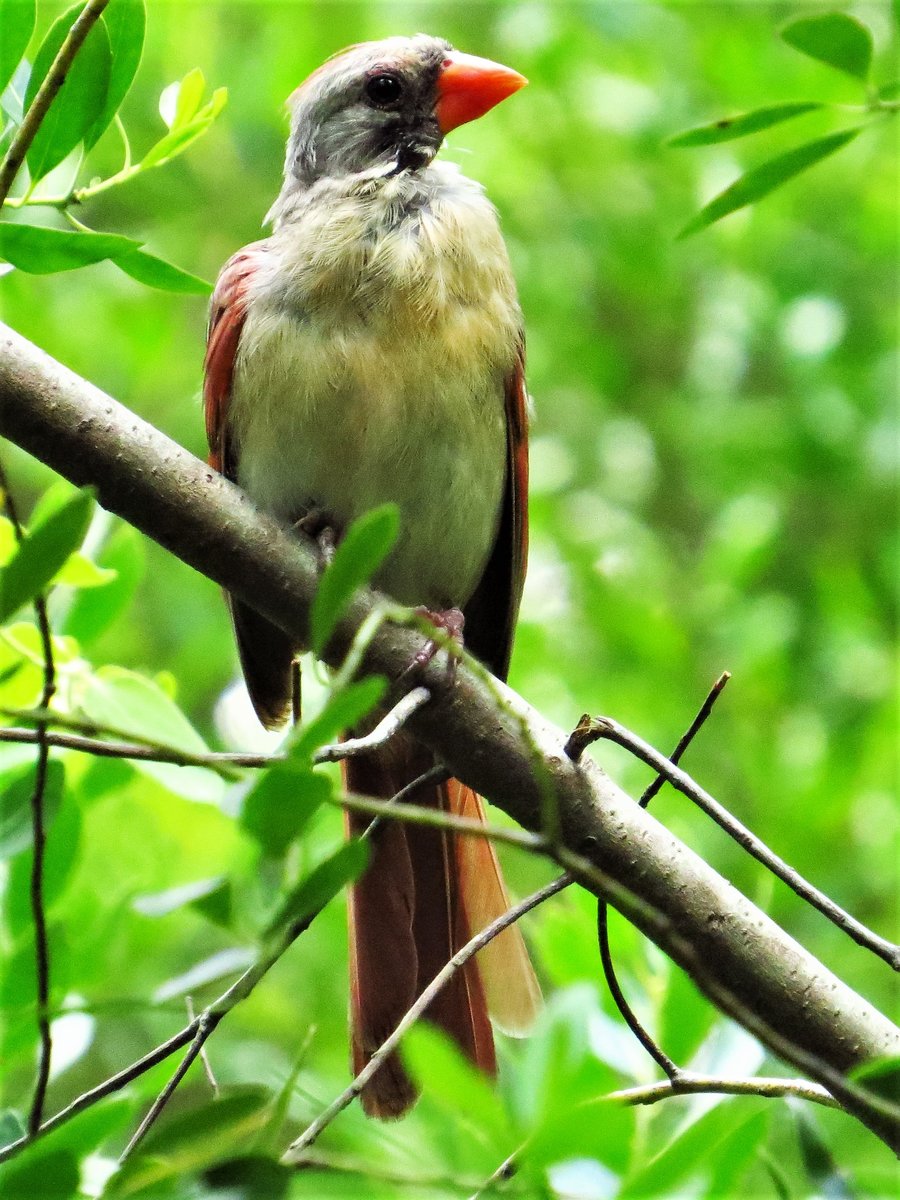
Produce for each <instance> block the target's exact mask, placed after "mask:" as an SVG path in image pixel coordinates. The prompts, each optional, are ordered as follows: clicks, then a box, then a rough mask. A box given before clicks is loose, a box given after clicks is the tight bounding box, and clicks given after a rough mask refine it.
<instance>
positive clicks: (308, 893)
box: [265, 838, 369, 937]
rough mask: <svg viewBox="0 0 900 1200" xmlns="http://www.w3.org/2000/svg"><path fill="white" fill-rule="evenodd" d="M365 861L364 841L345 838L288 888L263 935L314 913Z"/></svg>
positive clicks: (366, 847) (356, 874)
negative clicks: (346, 840)
mask: <svg viewBox="0 0 900 1200" xmlns="http://www.w3.org/2000/svg"><path fill="white" fill-rule="evenodd" d="M368 861H369V843H368V842H366V841H363V840H362V839H361V838H354V840H353V841H351V842H345V843H344V844H343V846H341V847H340V848H339V849H338V850H336V851H335V852H334V854H332V855H331V857H330V858H326V860H325V861H324V862H323V863H319V865H318V866H317V867H315V868H314V869H313V870H312V871H311V872H310V873H309V875H307V876H306V878H305V879H301V881H300V882H299V883H298V884H297V885H296V887H294V888H292V889H291V891H290V892H289V894H288V895H287V896H286V897H285V899H284V902H283V903H282V905H281V906H280V908H279V909H278V912H277V913H276V914H275V916H274V917H273V918H272V920H271V921H270V923H269V925H268V927H267V928H266V930H265V936H266V937H272V936H273V935H274V934H276V933H278V932H279V931H280V930H282V929H285V928H286V927H287V926H289V925H296V924H297V923H298V922H300V921H304V920H305V919H306V918H307V917H311V916H315V914H316V913H317V912H318V911H319V909H320V908H324V907H325V905H326V904H327V903H328V902H329V900H333V899H334V897H335V896H336V895H337V894H338V893H339V892H340V891H341V890H342V889H343V888H345V887H346V886H347V884H348V883H353V882H354V881H355V880H357V879H359V877H360V875H362V873H363V871H364V870H365V869H366V864H367V863H368Z"/></svg>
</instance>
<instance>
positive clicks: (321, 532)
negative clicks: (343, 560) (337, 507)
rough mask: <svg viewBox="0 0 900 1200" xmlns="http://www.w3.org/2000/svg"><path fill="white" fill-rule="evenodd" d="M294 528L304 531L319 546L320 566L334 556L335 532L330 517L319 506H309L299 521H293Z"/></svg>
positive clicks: (325, 565)
mask: <svg viewBox="0 0 900 1200" xmlns="http://www.w3.org/2000/svg"><path fill="white" fill-rule="evenodd" d="M294 528H295V529H299V530H300V532H301V533H305V534H306V536H307V537H310V538H312V540H313V541H314V542H315V543H316V545H317V546H318V547H319V554H320V555H321V557H322V566H323V568H324V567H327V566H328V564H329V563H330V562H331V560H332V559H333V558H334V550H335V546H336V545H337V534H336V533H335V528H334V525H333V524H332V523H331V518H330V517H329V516H328V514H327V513H326V512H325V510H324V509H321V508H311V509H310V510H309V512H307V513H306V514H305V515H304V516H302V517H301V518H300V520H299V521H295V522H294Z"/></svg>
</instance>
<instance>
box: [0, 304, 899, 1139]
mask: <svg viewBox="0 0 900 1200" xmlns="http://www.w3.org/2000/svg"><path fill="white" fill-rule="evenodd" d="M0 434H2V435H4V436H6V437H7V438H9V439H10V440H12V441H14V442H16V443H17V444H18V445H20V446H21V447H23V448H24V449H25V450H27V451H29V452H30V453H31V454H33V455H34V456H35V457H37V458H39V459H41V461H43V462H44V463H46V464H48V465H49V466H51V467H53V468H54V469H55V470H56V471H58V472H59V473H60V474H61V475H64V476H65V477H66V478H68V479H70V480H71V481H72V482H73V483H76V484H78V485H91V486H92V487H94V488H96V489H97V492H98V495H99V500H100V503H101V504H102V505H103V506H104V507H105V508H107V509H109V510H110V511H111V512H114V513H116V514H118V515H119V516H121V517H123V518H124V519H125V520H126V521H128V522H130V523H131V524H132V525H134V526H135V527H136V528H138V529H140V530H141V531H142V532H144V533H145V534H147V536H149V537H151V538H153V539H154V540H155V541H157V542H159V543H160V544H161V545H162V546H165V547H166V548H167V549H168V550H170V551H171V552H172V553H173V554H176V555H177V556H178V557H179V558H181V559H182V560H183V561H184V562H186V563H188V564H189V565H190V566H192V567H194V568H195V569H196V570H198V571H200V572H202V573H203V574H204V575H206V576H208V577H209V578H210V579H212V580H214V581H215V582H217V583H219V584H220V585H222V586H223V587H225V588H227V589H228V590H229V591H230V592H233V593H234V594H235V596H237V597H238V598H239V599H241V600H243V601H245V602H246V603H248V604H250V605H252V606H253V607H254V608H256V609H257V610H258V611H259V612H261V613H263V614H264V615H265V616H266V617H268V618H269V619H270V620H272V621H274V622H275V623H276V624H278V625H279V626H280V627H281V628H282V629H284V630H285V631H287V632H288V633H290V634H291V635H293V636H294V637H296V638H297V639H298V640H299V641H301V642H303V643H308V618H309V606H310V602H311V599H312V597H313V595H314V592H315V588H316V582H317V558H316V554H315V551H314V549H313V547H312V544H311V543H309V542H306V541H305V540H304V539H303V538H301V537H299V536H297V535H296V534H293V533H291V532H290V531H288V530H286V529H284V528H283V527H281V526H279V525H278V524H277V523H276V522H274V521H273V520H271V519H270V518H268V517H267V516H265V515H264V514H261V513H259V512H258V511H257V510H256V509H255V508H254V507H253V506H252V504H251V503H250V501H249V500H248V499H247V498H246V497H245V496H244V495H243V494H242V493H241V492H240V491H239V490H238V489H237V488H236V487H234V486H233V485H232V484H230V483H228V482H227V481H226V480H225V479H223V478H222V477H221V476H219V475H218V474H216V473H215V472H214V471H212V470H211V469H210V468H209V467H207V466H206V465H205V464H204V463H202V462H200V461H199V460H198V459H196V458H194V456H193V455H191V454H189V453H188V452H187V451H185V450H184V449H182V448H181V447H180V446H178V445H176V444H175V443H174V442H172V441H171V440H169V439H168V438H167V437H166V436H165V435H164V434H162V433H160V432H159V431H158V430H156V429H154V428H153V427H152V426H150V425H148V424H147V423H146V422H144V421H142V420H141V419H140V418H139V417H138V416H136V415H135V414H134V413H132V412H130V411H129V410H128V409H126V408H123V407H122V406H121V405H120V404H118V403H117V402H116V401H115V400H113V399H112V398H111V397H109V396H107V395H105V394H104V393H103V392H101V391H100V390H99V389H97V388H96V387H94V386H93V385H91V384H89V383H87V382H86V381H85V380H83V379H81V378H80V377H78V376H77V375H74V374H73V373H72V372H70V371H68V370H67V369H66V368H65V367H63V366H61V365H60V364H59V363H57V362H56V361H54V360H53V359H52V358H50V357H49V356H48V355H46V354H45V353H44V352H43V351H41V350H39V349H38V348H37V347H35V346H33V345H32V344H31V343H29V342H28V341H26V340H25V339H24V338H22V337H20V336H19V335H18V334H16V333H15V332H14V331H12V330H10V329H8V328H7V327H5V326H0ZM376 602H377V598H376V597H375V594H374V593H371V592H368V593H362V594H360V595H359V596H358V597H357V598H356V600H355V601H354V603H353V604H352V606H351V608H350V610H349V612H348V613H347V615H346V616H345V618H344V620H343V621H342V622H341V623H340V625H339V627H338V629H337V631H336V633H335V635H334V637H333V638H332V641H331V643H330V644H329V646H328V647H327V649H326V652H325V654H324V658H325V660H326V661H327V662H328V663H329V664H331V665H333V666H337V665H339V664H340V663H341V661H342V660H343V658H344V656H345V654H346V653H347V651H348V649H349V647H350V645H351V643H352V640H353V637H354V634H355V633H356V631H357V630H358V629H359V627H360V625H361V624H362V623H363V621H364V620H365V619H366V617H367V616H368V615H369V614H370V613H371V611H372V609H373V605H374V604H375V603H376ZM420 642H421V636H420V635H418V634H416V633H415V632H413V631H412V630H410V629H406V628H403V627H400V626H396V625H386V626H384V627H383V628H382V629H381V630H380V631H379V632H378V634H377V636H376V637H375V638H374V639H373V640H372V641H371V643H370V645H369V647H368V649H367V650H366V653H365V656H364V668H365V670H366V671H371V672H378V673H381V674H384V675H386V676H387V677H388V678H390V679H397V678H398V677H399V676H400V674H401V672H402V671H403V669H404V668H405V667H406V666H407V664H408V663H409V662H410V660H411V658H412V656H413V655H414V653H415V651H416V650H417V649H418V648H419V645H420ZM447 676H448V673H447V671H446V666H445V663H444V661H443V657H442V656H438V657H437V659H435V661H433V662H432V663H431V664H429V666H428V667H427V668H425V669H424V670H423V671H422V672H421V678H420V679H419V680H418V682H421V683H422V684H423V685H424V686H425V687H427V688H428V689H429V691H430V692H431V694H432V697H433V702H432V703H431V704H428V705H426V706H425V707H424V708H422V709H421V710H420V711H419V712H417V713H415V714H414V715H413V716H412V717H411V719H410V722H409V727H410V728H411V729H412V730H414V731H415V733H416V734H417V736H419V737H421V738H422V740H423V741H424V742H426V743H427V744H428V745H429V746H430V747H431V748H432V749H433V750H434V751H435V753H436V754H437V755H438V756H439V757H440V759H441V760H442V761H443V762H444V763H446V765H447V767H448V768H449V769H450V770H452V771H453V773H454V774H455V775H457V776H458V777H459V778H460V779H462V780H463V781H464V782H466V783H467V784H469V785H471V786H472V787H474V788H476V789H477V790H478V791H479V792H481V793H482V794H483V795H486V796H488V797H489V798H490V799H491V801H493V802H494V803H495V804H497V805H498V807H500V808H502V809H503V810H504V811H505V812H507V813H508V814H509V815H510V816H511V817H513V818H514V819H515V820H516V821H518V822H519V823H520V824H521V825H523V826H525V828H526V829H530V830H533V831H537V832H542V831H543V830H544V826H545V824H546V822H545V817H546V814H547V805H548V794H549V796H550V799H551V801H552V803H553V804H554V805H555V810H556V813H557V815H558V827H559V834H560V842H561V845H562V847H563V848H564V851H565V852H568V853H570V854H572V853H574V854H575V855H578V856H580V857H581V858H582V859H588V860H590V862H591V863H592V864H593V865H594V866H595V867H596V868H597V869H598V871H599V872H601V873H602V876H603V877H606V878H607V879H610V880H612V881H614V882H615V884H617V885H618V886H616V887H615V889H614V894H613V895H608V896H606V898H608V899H610V900H611V902H612V903H613V904H614V905H615V906H616V907H617V908H619V909H620V911H622V912H623V913H624V915H625V916H626V917H628V918H629V919H630V920H632V921H633V922H634V923H635V924H636V925H637V926H638V927H639V928H641V929H642V930H643V931H644V932H645V933H646V934H647V935H648V936H649V937H651V938H652V939H653V941H655V942H656V943H657V945H659V946H660V947H661V948H662V949H663V950H664V951H665V952H666V953H667V954H669V955H670V956H671V957H672V958H673V959H674V960H675V961H676V962H677V963H679V964H680V965H681V966H682V967H684V969H685V970H687V971H688V972H689V973H690V975H691V977H692V978H693V979H694V981H695V982H696V983H697V984H698V986H699V987H700V988H701V989H702V990H703V991H704V992H705V993H706V994H707V995H708V996H709V997H710V998H711V999H712V1000H713V1001H714V1003H715V1004H716V1005H717V1006H718V1007H719V1008H720V1009H722V1010H723V1011H724V1012H726V1013H728V1014H729V1015H730V1016H732V1017H733V1018H734V1019H736V1020H737V1021H739V1022H740V1023H741V1024H743V1025H744V1026H745V1027H746V1028H748V1029H750V1030H751V1032H753V1033H754V1034H755V1035H756V1036H757V1037H759V1038H760V1039H761V1040H762V1041H763V1042H764V1043H765V1044H766V1045H767V1046H768V1047H769V1048H770V1049H771V1050H772V1051H773V1052H774V1053H776V1054H777V1055H778V1056H779V1057H781V1058H783V1059H785V1060H787V1061H788V1062H790V1063H792V1064H793V1065H794V1066H796V1067H799V1068H800V1069H801V1070H802V1071H803V1072H804V1073H805V1074H808V1075H811V1076H812V1077H813V1078H814V1079H817V1080H818V1081H819V1082H821V1083H822V1084H823V1085H824V1086H825V1087H827V1088H828V1090H829V1091H830V1092H831V1093H832V1094H833V1095H835V1096H836V1098H837V1099H838V1100H839V1101H840V1102H841V1103H842V1104H843V1105H844V1106H845V1107H846V1108H848V1110H850V1111H851V1112H853V1113H854V1114H855V1115H856V1116H858V1117H859V1118H860V1119H861V1120H862V1121H864V1123H865V1124H867V1125H868V1126H869V1127H870V1128H871V1129H872V1130H873V1131H874V1132H875V1133H877V1134H878V1136H880V1137H881V1138H882V1139H883V1140H884V1141H886V1142H888V1143H889V1144H890V1145H892V1146H893V1147H894V1148H895V1149H900V1122H898V1120H897V1116H896V1113H892V1112H891V1111H890V1109H889V1106H887V1105H883V1104H882V1105H879V1104H877V1103H874V1104H870V1103H868V1102H867V1100H866V1097H865V1094H863V1093H861V1091H860V1089H858V1088H856V1087H854V1086H853V1085H852V1084H849V1083H848V1082H847V1081H846V1080H844V1079H843V1076H845V1075H846V1073H847V1072H849V1071H851V1070H852V1069H853V1068H854V1067H858V1066H860V1065H861V1064H862V1063H865V1062H867V1061H870V1060H871V1059H874V1058H877V1057H879V1056H884V1055H897V1054H900V1030H898V1029H897V1028H896V1027H895V1026H894V1025H893V1024H892V1023H891V1022H890V1021H889V1020H888V1019H887V1018H886V1017H884V1016H883V1015H882V1014H880V1013H879V1012H878V1011H877V1010H876V1009H874V1008H873V1007H872V1006H871V1005H870V1004H869V1003H868V1002H867V1001H865V1000H864V999H863V998H862V997H860V996H859V995H857V994H856V993H855V992H854V991H853V990H852V989H851V988H849V987H848V986H847V985H846V984H845V983H843V982H842V981H841V980H840V979H838V978H837V977H836V976H835V975H834V974H832V973H831V972H830V971H828V970H827V969H826V968H825V967H824V966H823V965H822V964H821V963H820V962H818V961H817V960H816V959H815V958H814V957H813V956H812V955H811V954H809V953H808V952H807V951H806V950H805V949H804V948H803V947H802V946H800V945H799V944H798V943H797V942H796V941H794V939H793V938H791V937H790V936H789V935H788V934H786V933H785V932H784V931H783V930H782V929H780V928H779V927H778V926H777V925H776V924H775V923H774V922H773V921H772V920H770V918H769V917H767V916H766V915H765V914H764V913H763V912H761V911H760V910H759V909H758V908H756V907H755V906H754V905H753V904H751V903H750V901H749V900H747V899H746V898H745V897H744V896H742V895H741V894H740V893H739V892H738V891H737V890H736V889H735V888H734V887H732V886H731V885H730V884H729V883H728V882H727V881H726V880H725V879H723V878H722V877H721V876H720V875H718V874H717V873H716V872H715V871H714V870H713V869H712V868H711V867H710V866H708V865H707V863H705V862H704V861H703V860H702V859H701V858H699V857H698V856H697V855H696V854H694V853H693V851H691V850H690V849H689V848H688V847H687V846H686V845H684V844H683V843H682V842H680V841H679V840H678V839H677V838H675V837H674V836H673V835H672V834H671V833H670V832H669V831H668V830H667V829H666V828H665V827H664V826H662V825H660V824H659V823H658V822H657V821H656V820H655V819H654V818H653V817H652V816H650V815H649V813H647V812H645V811H644V810H643V809H641V808H640V807H639V806H638V805H637V804H636V803H635V801H634V800H632V799H631V798H630V797H629V796H627V795H626V794H625V793H624V792H623V791H622V790H621V789H620V788H619V787H618V786H617V785H616V784H615V783H614V782H613V781H612V780H611V779H610V778H609V777H608V776H607V775H606V774H605V773H604V772H603V771H602V770H601V769H600V768H599V767H598V766H597V765H596V764H595V763H594V762H593V761H592V760H590V759H589V758H587V757H585V758H583V759H581V760H580V761H579V762H577V763H575V762H572V761H571V760H570V759H569V758H568V756H567V755H566V753H565V745H566V740H567V735H566V733H565V732H563V731H562V730H561V729H558V728H556V727H555V726H553V725H552V724H551V723H549V722H548V721H546V720H545V719H544V718H543V717H542V716H541V715H540V713H538V712H537V711H536V710H535V709H533V708H532V707H530V706H529V705H528V704H527V703H526V702H525V701H524V700H523V699H522V698H521V697H520V696H518V695H516V693H514V692H513V691H512V690H511V689H509V688H507V687H504V686H502V685H500V684H498V683H496V682H494V683H493V685H492V686H488V685H487V683H486V682H485V681H484V679H483V677H482V674H481V673H480V672H478V671H477V670H473V669H472V668H471V667H470V666H469V664H468V663H467V662H466V661H463V662H462V663H460V666H459V669H458V670H457V672H456V677H455V682H453V683H451V682H450V681H449V680H448V677H447ZM548 790H549V791H548ZM560 861H562V862H563V865H566V866H568V863H567V862H566V861H565V853H563V855H562V857H561V858H560ZM574 873H575V874H576V875H577V877H578V879H579V882H581V883H583V884H584V886H586V887H588V888H590V889H591V890H592V891H594V892H596V893H597V894H598V895H604V891H603V886H602V878H601V876H600V875H591V874H590V873H589V872H585V871H581V872H574Z"/></svg>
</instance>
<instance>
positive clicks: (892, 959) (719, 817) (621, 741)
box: [566, 717, 900, 971]
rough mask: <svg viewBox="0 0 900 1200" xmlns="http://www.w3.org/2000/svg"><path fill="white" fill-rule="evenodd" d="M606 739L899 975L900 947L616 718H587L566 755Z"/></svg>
mask: <svg viewBox="0 0 900 1200" xmlns="http://www.w3.org/2000/svg"><path fill="white" fill-rule="evenodd" d="M601 738H605V739H606V740H608V741H611V742H616V743H617V745H619V746H624V747H625V748H626V749H627V750H630V751H631V752H632V754H634V755H635V757H637V758H639V759H641V760H642V761H643V762H645V763H646V764H647V766H649V767H652V768H653V769H654V770H655V771H657V772H659V773H660V774H662V775H664V776H665V777H666V779H667V780H668V781H669V783H671V784H672V786H673V787H675V788H677V789H678V791H679V792H681V793H682V794H683V795H685V796H687V797H688V799H689V800H693V802H694V803H695V804H696V805H697V807H698V808H701V809H702V810H703V811H704V812H705V813H706V814H707V816H709V817H712V819H713V820H714V821H715V823H716V824H717V825H718V826H719V827H720V828H721V829H724V830H725V832H726V833H727V834H728V836H729V837H731V838H733V839H734V840H735V841H736V842H737V843H738V845H739V846H742V847H743V849H744V850H746V851H747V853H748V854H749V855H751V857H753V858H755V859H756V860H757V862H761V863H762V864H763V866H764V867H766V868H767V869H768V870H770V871H771V872H772V874H773V875H777V876H778V878H779V879H780V880H781V881H782V882H783V883H786V884H787V885H788V887H789V888H790V889H791V890H792V891H793V892H796V894H797V895H798V896H800V897H801V899H803V900H805V901H806V902H807V904H810V905H812V907H813V908H815V909H818V911H819V912H820V913H822V914H823V916H825V917H827V918H828V920H829V921H831V922H832V923H833V924H834V925H836V926H837V927H838V928H839V929H841V930H843V932H844V933H846V934H847V936H848V937H850V938H852V939H853V941H854V942H856V943H857V944H858V945H860V946H864V947H865V948H866V949H867V950H871V951H872V953H873V954H877V955H878V957H879V958H882V959H884V961H885V962H886V963H888V964H889V965H890V966H891V967H893V968H894V970H895V971H900V945H897V944H895V943H894V942H889V941H888V940H887V939H886V938H883V937H881V936H880V935H879V934H877V933H874V932H873V931H872V930H871V929H868V928H867V927H866V926H865V925H863V924H862V922H861V921H858V920H857V919H856V918H855V917H853V916H851V915H850V913H848V912H846V911H845V910H844V909H843V908H841V907H840V905H838V904H835V902H834V901H833V900H832V899H831V898H830V897H829V896H826V895H825V893H824V892H820V891H819V889H818V888H817V887H814V886H813V885H812V884H811V883H810V882H809V881H808V880H807V879H804V878H803V876H802V875H801V874H800V873H799V872H798V871H796V870H794V868H793V867H791V866H790V865H789V864H788V863H786V862H785V861H784V859H783V858H781V857H780V856H779V855H777V854H776V853H775V852H774V851H773V850H770V849H769V847H768V846H767V845H766V844H765V842H763V841H761V840H760V839H759V838H758V837H757V836H756V835H755V834H754V833H751V832H750V830H749V829H747V827H746V826H745V825H742V824H741V822H740V821H738V819H737V818H736V817H734V816H732V814H731V813H730V812H729V811H728V810H727V809H726V808H724V807H723V806H722V805H721V804H719V802H718V801H717V800H715V799H713V797H712V796H711V795H710V794H709V792H707V791H705V790H704V789H703V788H702V787H700V785H699V784H698V783H696V782H695V781H694V780H693V779H691V777H690V775H687V774H686V773H685V772H684V771H682V770H681V768H680V767H678V766H676V765H675V763H673V762H672V761H671V760H670V759H668V758H666V757H665V755H663V754H660V753H659V751H658V750H654V748H653V747H652V746H651V745H650V744H649V743H648V742H645V741H644V740H643V738H640V737H638V735H637V734H635V733H632V732H631V731H630V730H629V729H626V728H625V726H624V725H620V724H619V722H618V721H614V720H613V719H612V718H611V717H594V718H587V719H582V722H580V723H579V727H578V728H577V729H576V730H575V732H574V733H573V734H572V736H571V737H570V739H569V743H568V745H567V747H566V749H567V753H569V755H570V757H574V758H577V756H578V755H579V754H580V753H581V751H582V750H583V749H584V747H585V746H586V745H588V744H589V743H590V742H592V741H598V740H600V739H601Z"/></svg>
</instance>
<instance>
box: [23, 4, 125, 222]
mask: <svg viewBox="0 0 900 1200" xmlns="http://www.w3.org/2000/svg"><path fill="white" fill-rule="evenodd" d="M107 4H109V0H88V2H87V4H86V5H85V6H84V8H83V9H82V10H81V12H80V13H79V15H78V17H77V18H76V20H75V21H74V23H73V24H72V28H71V29H70V30H69V32H68V33H67V34H66V38H65V41H64V42H63V44H62V45H61V46H60V48H59V51H58V52H57V55H56V58H54V60H53V62H52V63H51V65H50V70H49V71H48V72H47V74H46V75H45V76H44V81H43V83H42V84H41V86H40V87H39V88H38V92H37V95H36V96H35V98H34V99H33V100H32V102H31V104H30V106H29V108H28V112H27V113H25V116H24V118H23V119H22V124H21V125H20V126H19V130H18V133H17V134H16V136H15V137H14V138H13V140H12V144H11V145H10V147H9V150H7V152H6V157H5V158H4V160H3V165H2V166H0V205H2V204H3V202H4V200H5V199H6V197H7V196H8V195H9V191H10V188H11V187H12V185H13V183H14V182H15V178H16V176H17V175H18V173H19V168H20V167H21V166H22V163H23V162H24V161H25V156H26V154H27V153H28V150H29V148H30V146H31V143H32V142H33V141H34V139H35V137H36V135H37V131H38V130H39V129H40V127H41V123H42V121H43V120H44V118H45V117H46V115H47V112H48V110H49V108H50V105H51V104H52V103H53V101H54V100H55V99H56V95H57V93H58V92H59V89H60V88H61V87H62V85H63V84H64V83H65V81H66V75H67V74H68V72H69V68H70V67H71V66H72V63H73V62H74V60H75V55H76V54H77V53H78V51H79V50H80V49H81V47H82V45H83V44H84V40H85V38H86V37H87V36H88V34H89V33H90V32H91V29H92V28H93V27H94V25H95V24H96V22H97V21H98V20H99V19H100V16H101V15H102V13H103V10H104V8H106V6H107Z"/></svg>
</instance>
